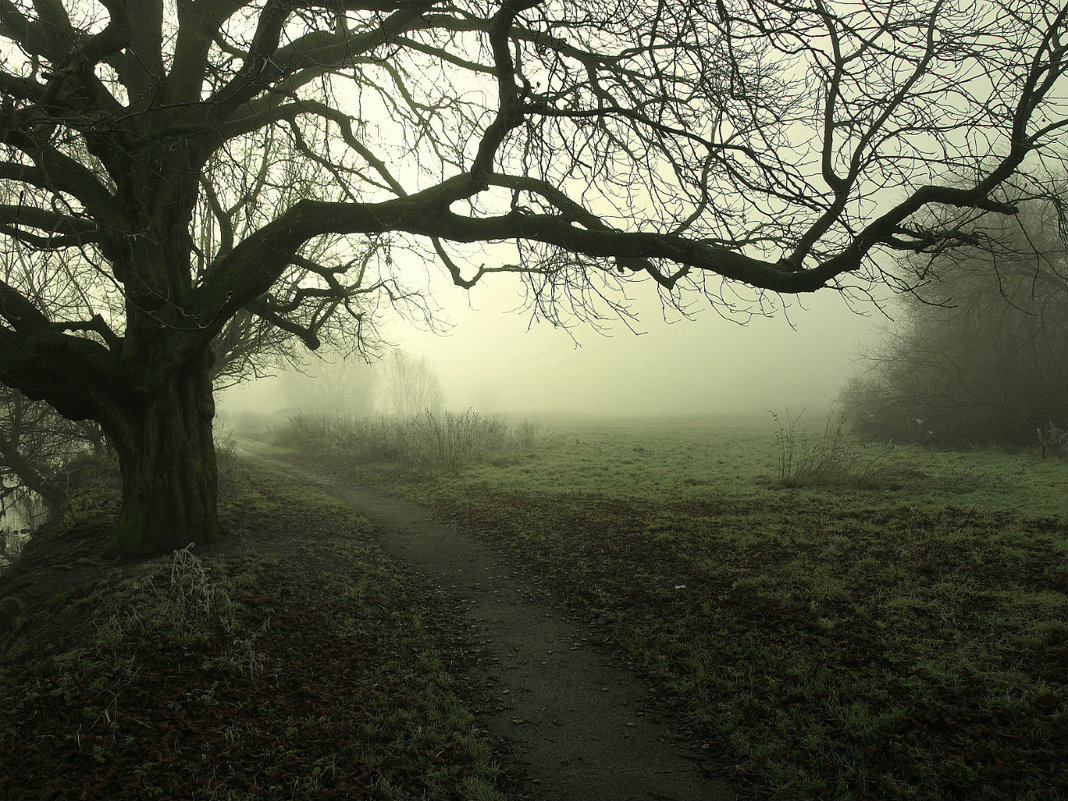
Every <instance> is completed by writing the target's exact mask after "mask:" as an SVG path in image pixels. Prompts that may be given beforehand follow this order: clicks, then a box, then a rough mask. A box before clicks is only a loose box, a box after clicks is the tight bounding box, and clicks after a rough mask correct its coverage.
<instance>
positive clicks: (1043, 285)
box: [841, 200, 1068, 446]
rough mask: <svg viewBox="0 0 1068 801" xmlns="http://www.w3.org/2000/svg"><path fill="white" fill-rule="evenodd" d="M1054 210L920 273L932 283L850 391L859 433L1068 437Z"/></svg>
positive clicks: (1030, 213)
mask: <svg viewBox="0 0 1068 801" xmlns="http://www.w3.org/2000/svg"><path fill="white" fill-rule="evenodd" d="M1057 203H1058V204H1059V203H1060V201H1059V200H1058V201H1057ZM1052 212H1053V209H1052V208H1051V207H1050V205H1049V204H1047V205H1046V206H1045V207H1042V206H1037V205H1035V204H1032V205H1031V206H1030V207H1028V208H1026V209H1024V210H1022V211H1021V213H1020V214H1019V215H1018V218H1017V219H1016V220H1012V221H1001V224H1000V225H992V226H991V227H989V228H988V229H987V230H985V231H983V234H984V236H983V239H982V244H983V247H982V248H976V249H975V250H973V251H972V252H971V253H958V254H947V255H945V256H943V257H942V258H939V259H936V260H935V261H934V262H933V263H932V264H923V265H918V266H919V267H920V269H921V271H922V272H923V273H925V274H926V280H925V281H924V282H923V283H922V284H921V285H919V286H917V287H916V288H915V289H914V291H913V292H911V293H910V294H907V295H905V296H903V298H902V304H903V309H902V314H901V315H900V318H899V322H898V324H896V325H895V326H894V327H893V328H892V329H891V330H890V331H889V332H888V333H889V335H888V336H887V337H886V338H885V341H884V342H883V343H882V344H881V345H879V346H878V347H877V348H875V349H874V350H872V351H871V352H869V353H868V354H867V355H866V361H867V363H868V366H869V370H868V372H867V374H866V375H865V376H864V377H861V378H857V379H854V380H853V381H852V382H851V383H850V384H849V385H848V386H847V388H846V390H845V391H844V392H843V396H842V399H841V400H842V403H843V407H844V408H843V411H844V412H845V413H846V415H847V417H848V418H849V419H850V420H851V421H852V423H853V425H854V427H855V429H856V430H857V431H858V433H860V434H862V435H864V436H866V437H868V438H871V439H883V440H886V439H894V440H897V441H906V442H907V441H919V442H925V443H931V444H939V445H955V446H960V445H975V444H1013V445H1034V444H1036V443H1037V442H1038V441H1039V439H1041V437H1042V436H1044V433H1042V432H1051V431H1052V432H1055V431H1060V430H1064V429H1068V241H1062V240H1061V238H1060V237H1059V236H1058V233H1059V230H1058V229H1059V226H1058V220H1057V217H1056V215H1055V214H1054V213H1052ZM914 266H916V265H914Z"/></svg>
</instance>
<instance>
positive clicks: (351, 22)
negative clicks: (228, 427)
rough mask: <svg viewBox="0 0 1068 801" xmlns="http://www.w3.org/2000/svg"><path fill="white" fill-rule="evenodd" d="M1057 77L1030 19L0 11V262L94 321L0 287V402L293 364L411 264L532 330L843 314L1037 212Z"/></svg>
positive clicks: (400, 5) (15, 3)
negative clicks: (431, 265)
mask: <svg viewBox="0 0 1068 801" xmlns="http://www.w3.org/2000/svg"><path fill="white" fill-rule="evenodd" d="M1066 48H1068V6H1065V5H1061V4H1059V3H1058V2H1055V1H1054V0H1007V2H1006V1H1004V0H997V1H995V0H978V1H976V0H922V2H910V3H902V2H897V0H870V1H869V2H864V3H854V2H832V0H789V1H786V0H782V1H781V2H780V0H717V2H714V3H707V2H698V0H689V1H687V2H672V3H665V2H655V1H654V0H591V1H590V2H577V1H576V0H451V2H436V1H435V0H332V2H329V3H324V2H319V1H317V0H263V2H258V3H247V2H237V1H236V0H216V1H215V2H211V3H205V2H194V0H172V1H169V2H158V1H157V0H100V2H99V4H96V3H85V2H74V0H34V2H32V3H31V2H29V0H0V90H2V92H3V101H2V105H0V146H2V149H3V152H2V154H0V179H3V182H4V187H5V189H4V194H3V198H2V199H0V237H3V239H4V240H6V242H7V243H8V252H9V253H14V254H19V258H32V259H39V260H40V261H39V262H37V263H38V264H47V265H49V267H48V274H49V275H52V274H56V275H62V274H63V271H64V270H66V271H67V272H68V273H70V275H71V280H72V282H73V285H74V286H76V287H78V288H79V291H80V292H82V298H81V299H82V301H84V305H83V307H82V308H85V309H89V310H90V312H91V313H83V314H82V315H81V316H80V317H77V318H72V317H70V316H66V315H64V313H63V311H62V309H61V308H58V307H56V306H54V305H53V306H49V305H47V304H45V303H43V302H42V299H41V297H39V296H38V295H36V294H35V292H36V291H37V288H35V287H34V286H32V285H31V284H32V283H33V282H32V281H31V282H29V283H27V282H26V281H16V280H13V279H12V278H11V277H10V276H9V277H8V278H7V279H5V281H3V282H0V319H2V324H0V378H3V379H4V380H10V381H14V382H15V383H17V384H19V385H20V386H21V387H27V386H31V385H32V384H33V382H34V381H35V380H41V381H44V378H43V377H42V376H40V375H37V374H36V373H35V371H34V369H33V365H30V364H27V363H25V360H24V359H21V358H20V357H19V356H18V355H17V354H16V348H15V346H16V345H17V344H18V343H19V342H25V341H26V340H27V338H31V339H35V341H45V340H48V341H52V342H55V343H56V347H57V348H63V349H66V350H71V349H80V350H79V351H78V352H79V353H80V355H81V357H82V361H83V362H84V364H85V365H86V367H85V369H87V370H93V371H97V372H100V371H103V372H108V371H111V372H115V371H117V370H118V371H120V372H121V370H122V364H124V363H129V362H130V361H138V362H139V363H141V364H144V363H145V362H146V360H148V361H151V360H152V358H153V357H154V355H158V354H160V353H164V352H166V353H167V354H170V355H171V356H175V357H180V356H181V354H182V353H186V352H188V353H192V352H193V351H195V350H196V349H198V348H203V347H205V343H206V342H208V341H209V340H210V339H211V338H212V337H214V336H215V335H216V334H218V333H219V331H220V330H221V329H222V328H223V326H224V325H225V324H226V323H227V321H229V320H231V319H232V318H233V317H234V315H235V314H237V313H238V311H239V310H241V309H245V310H246V311H247V313H249V314H251V315H255V316H257V317H259V318H261V319H263V320H266V321H268V322H270V323H271V324H273V325H276V326H278V327H280V328H281V329H282V330H284V331H286V332H288V333H290V334H293V335H296V336H298V337H299V338H301V339H302V340H304V341H305V342H307V343H308V344H310V345H314V344H315V343H316V341H317V340H318V337H319V334H320V331H321V328H322V326H323V325H324V324H325V321H326V320H328V319H330V315H331V313H332V312H333V311H335V310H337V309H339V308H346V307H347V308H348V310H349V311H350V312H351V317H352V318H353V319H356V320H366V319H368V316H367V309H368V308H373V307H374V306H375V304H378V303H386V304H391V303H401V304H403V303H406V302H416V301H417V299H416V298H415V297H414V296H413V295H412V292H411V290H410V289H407V288H405V287H406V286H407V285H406V283H405V282H404V281H403V280H402V273H401V268H402V267H403V268H406V269H411V266H412V262H411V259H410V258H409V257H405V256H403V255H402V254H403V253H404V251H406V250H414V251H416V252H417V253H418V254H420V255H421V256H422V257H423V258H424V259H426V260H427V261H432V262H436V263H438V264H440V265H441V266H442V267H443V268H444V269H445V270H446V271H447V273H448V274H449V275H450V276H451V278H452V280H453V281H454V282H455V283H457V284H459V285H461V286H471V285H473V284H474V283H476V282H477V281H479V280H481V279H483V278H484V277H486V276H488V275H492V274H494V273H497V272H516V273H520V274H522V275H524V276H525V277H526V279H527V280H528V284H529V287H530V290H531V293H532V295H531V296H532V298H533V302H534V303H535V305H537V306H539V307H540V308H541V309H542V311H543V312H544V313H546V314H550V315H552V314H554V313H556V311H557V310H558V309H559V308H560V306H561V303H560V301H561V300H565V302H566V301H567V300H569V301H570V302H571V303H572V304H575V303H576V299H577V305H578V307H579V309H580V310H581V309H583V308H585V307H586V306H587V299H589V303H593V302H594V300H595V299H596V298H606V299H607V300H608V302H609V303H610V304H611V303H613V302H618V301H613V300H612V298H613V297H615V296H613V294H612V292H613V290H614V289H615V288H617V286H616V285H617V284H620V283H624V282H628V281H631V280H635V279H641V278H645V279H649V280H651V281H653V282H655V285H656V286H657V287H659V289H660V291H661V292H663V293H664V294H665V296H667V297H669V298H672V299H676V300H678V301H679V302H680V303H681V302H684V301H683V300H682V299H683V298H684V297H685V296H686V293H687V292H695V293H697V294H698V295H700V296H705V297H708V298H710V299H711V300H712V301H713V303H715V304H720V305H728V306H730V305H733V303H734V302H733V301H732V300H731V298H732V297H735V296H744V295H745V292H746V291H747V290H746V288H747V287H748V288H751V289H752V290H753V291H754V292H755V294H756V296H759V294H760V293H761V292H762V291H765V290H766V291H771V292H778V293H800V292H811V291H815V290H818V289H820V288H822V287H828V286H830V287H837V288H840V289H844V288H849V287H856V288H860V289H861V290H863V289H865V288H868V287H870V286H871V285H872V284H873V283H874V282H877V281H879V280H881V279H882V271H881V269H880V267H879V262H878V259H879V257H880V254H886V253H888V252H889V253H893V252H900V251H904V252H910V253H934V252H941V251H944V250H945V249H946V248H947V247H952V246H956V245H963V244H968V243H969V242H972V241H973V240H972V238H971V236H970V233H969V232H970V230H971V226H972V224H973V223H974V222H976V220H977V219H978V218H980V217H982V216H983V215H986V214H991V213H996V214H1013V213H1014V212H1015V210H1016V203H1015V202H1010V200H1009V199H1010V198H1021V197H1022V198H1028V197H1031V196H1035V195H1037V194H1039V193H1040V191H1041V186H1040V184H1041V183H1042V181H1043V180H1044V179H1045V176H1047V173H1048V168H1047V167H1046V164H1047V162H1048V160H1049V159H1051V158H1053V159H1055V158H1059V157H1061V156H1062V154H1063V153H1062V152H1063V145H1064V141H1065V140H1064V134H1065V129H1066V128H1068V79H1066V75H1065V73H1066ZM936 221H937V222H936ZM206 222H207V223H208V224H207V225H205V223H206ZM204 231H207V233H206V234H205V233H203V232H204ZM42 269H43V268H41V267H38V268H36V272H34V275H35V276H36V277H37V279H40V278H41V276H42V275H43V274H44V273H42V272H41V270H42ZM31 272H33V271H31ZM39 282H40V281H39ZM45 283H48V282H45ZM46 291H47V289H46ZM421 308H422V307H421V306H419V305H418V303H416V309H417V310H418V309H421ZM72 343H73V344H72ZM162 361H168V360H162ZM161 363H162V362H161ZM168 363H171V362H170V361H168ZM75 378H76V377H75Z"/></svg>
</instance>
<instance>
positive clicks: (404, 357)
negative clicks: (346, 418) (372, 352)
mask: <svg viewBox="0 0 1068 801" xmlns="http://www.w3.org/2000/svg"><path fill="white" fill-rule="evenodd" d="M380 369H381V370H382V391H381V398H382V403H383V406H384V409H383V411H385V412H387V413H388V414H394V415H397V416H398V417H416V416H418V415H420V414H423V413H425V412H431V413H437V412H440V411H442V410H443V409H444V408H445V392H444V391H443V390H442V388H441V380H440V379H439V378H438V376H437V373H435V372H434V370H433V368H431V366H430V364H429V363H428V362H427V360H426V359H425V358H422V357H420V358H416V357H414V356H412V355H410V354H408V353H405V352H404V351H402V350H395V351H393V352H392V353H390V354H389V356H388V357H387V358H386V359H385V360H384V362H383V363H382V364H381V367H380Z"/></svg>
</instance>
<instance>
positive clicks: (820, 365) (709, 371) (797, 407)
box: [220, 280, 886, 417]
mask: <svg viewBox="0 0 1068 801" xmlns="http://www.w3.org/2000/svg"><path fill="white" fill-rule="evenodd" d="M639 290H644V291H639ZM433 291H434V293H435V296H436V298H437V300H438V303H439V304H440V306H441V307H442V312H443V315H442V316H443V318H444V319H446V320H448V321H450V322H451V323H452V324H453V327H452V329H451V331H450V332H449V333H447V334H445V335H441V334H435V333H432V332H428V331H421V330H418V329H417V328H415V327H414V326H413V325H411V324H410V323H404V322H399V321H398V322H397V323H395V324H392V325H389V326H388V327H387V329H386V330H387V335H388V337H389V338H390V339H391V340H392V341H394V342H396V343H398V344H399V345H400V347H402V348H403V349H405V350H406V351H408V352H409V353H411V354H413V355H415V356H422V357H425V358H426V359H427V360H428V361H429V362H430V364H431V365H432V366H433V367H434V369H435V370H436V371H437V373H438V375H439V377H440V379H441V382H442V384H443V386H444V390H445V396H446V402H447V405H448V406H449V408H451V409H456V410H460V409H466V408H474V409H476V410H478V411H481V412H486V413H510V414H511V413H514V414H523V415H535V414H538V413H565V414H589V415H598V416H601V415H612V416H616V415H647V414H670V415H680V414H681V415H686V414H700V415H703V414H717V413H726V414H757V415H763V414H766V412H767V411H768V410H775V411H777V412H783V411H786V410H789V411H790V412H791V413H795V414H796V413H799V412H800V411H801V410H802V409H806V408H807V410H808V411H807V413H806V417H808V416H809V415H822V414H824V413H825V411H826V409H827V407H828V405H829V403H830V401H831V400H832V399H833V398H834V396H835V395H836V394H837V392H838V390H839V389H840V388H841V386H842V384H843V382H844V380H845V379H846V377H847V376H849V375H851V374H854V373H856V372H857V371H858V369H859V368H858V364H857V361H856V355H857V353H858V351H860V350H861V349H862V348H863V346H864V345H865V344H866V343H868V342H871V341H873V340H874V339H876V338H877V337H878V335H879V331H880V329H881V328H882V327H885V325H886V320H885V318H884V317H883V316H882V315H881V314H879V313H878V311H877V310H876V309H875V308H874V306H869V307H862V308H865V309H866V310H867V311H868V312H869V314H868V316H862V315H860V314H857V313H855V312H853V311H850V309H849V308H848V307H847V305H846V303H845V302H844V300H843V299H842V298H841V297H840V296H839V294H838V293H836V292H834V291H826V292H820V293H816V294H815V295H807V296H805V297H803V298H800V299H798V298H788V299H787V302H788V303H789V304H790V308H789V320H790V322H792V323H793V325H794V328H791V327H790V325H789V323H788V322H787V319H786V316H785V315H783V314H782V313H781V312H779V313H778V314H776V315H775V316H774V317H772V318H770V319H769V318H754V319H753V320H751V321H750V322H749V323H748V324H747V325H745V326H740V325H738V324H736V323H733V322H729V321H726V320H723V319H722V318H720V317H719V316H718V315H717V314H716V313H715V312H714V311H712V310H711V309H704V310H702V311H701V312H700V313H699V315H698V317H697V319H696V320H681V321H679V322H676V323H674V324H667V323H665V322H664V321H663V319H662V314H661V312H660V306H659V302H658V301H657V299H656V297H655V291H654V289H653V287H652V285H651V284H650V285H646V286H643V287H639V288H635V290H634V294H635V296H636V302H637V305H638V306H640V307H641V310H642V317H641V321H640V324H639V328H640V329H641V330H643V331H645V332H646V333H644V334H642V335H640V336H635V335H634V334H632V333H631V332H630V331H628V330H627V328H626V327H625V326H624V325H623V324H622V323H617V324H616V325H615V326H614V329H613V332H612V335H611V336H601V335H599V334H598V333H597V332H595V331H593V330H591V329H588V328H583V327H581V326H580V327H578V328H576V329H575V335H576V337H577V338H578V340H579V343H580V346H578V347H576V345H575V343H574V341H573V340H572V339H571V337H570V336H569V335H568V334H567V333H566V332H565V331H562V330H559V329H554V328H553V327H552V326H550V325H549V324H547V323H544V322H539V323H535V324H534V325H533V326H532V327H530V328H529V330H528V323H529V314H528V313H526V312H524V311H522V310H521V309H518V308H517V307H519V306H520V298H521V296H520V295H519V294H518V290H517V289H516V285H515V284H514V283H512V282H511V281H509V280H500V281H496V282H493V281H486V282H485V284H480V285H478V286H476V287H475V288H474V289H473V290H471V292H470V293H469V294H468V293H467V292H465V291H464V290H461V289H458V288H456V287H454V286H452V285H451V284H441V285H439V286H436V287H434V288H433ZM469 304H470V306H471V308H468V305H469ZM802 304H803V306H804V307H805V308H804V309H802V308H801V305H802ZM273 383H274V382H272V381H271V380H266V381H261V382H257V385H256V386H255V387H253V388H248V389H238V390H231V391H230V392H228V393H226V394H225V395H223V396H222V398H221V399H220V400H221V403H220V408H222V409H224V410H227V411H237V410H238V409H240V408H246V407H251V406H252V405H253V404H256V403H259V404H262V405H263V406H264V407H266V408H268V409H269V410H274V409H277V408H279V407H280V406H281V405H282V403H283V402H282V400H281V398H280V397H279V393H278V392H277V387H276V386H273Z"/></svg>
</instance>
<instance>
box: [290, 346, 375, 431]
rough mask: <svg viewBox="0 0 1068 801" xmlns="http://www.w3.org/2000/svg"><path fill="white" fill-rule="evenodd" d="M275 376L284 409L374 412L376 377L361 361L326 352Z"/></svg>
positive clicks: (348, 413)
mask: <svg viewBox="0 0 1068 801" xmlns="http://www.w3.org/2000/svg"><path fill="white" fill-rule="evenodd" d="M317 355H319V354H317ZM279 377H280V378H281V381H282V394H283V396H284V397H285V398H286V402H287V403H286V407H287V409H290V410H301V411H310V412H326V413H329V414H339V415H364V416H366V415H369V414H371V413H372V412H373V411H374V405H375V394H376V391H377V388H378V384H379V381H378V375H377V374H376V373H375V371H374V369H373V368H372V367H371V365H369V364H368V363H367V362H365V361H364V360H362V359H358V358H345V356H344V354H338V353H336V352H333V353H326V354H322V355H321V357H320V358H317V359H316V360H314V361H312V362H311V363H309V364H302V365H300V366H299V367H297V366H294V367H290V368H289V369H287V370H285V371H284V372H282V373H281V374H280V376H279Z"/></svg>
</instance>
